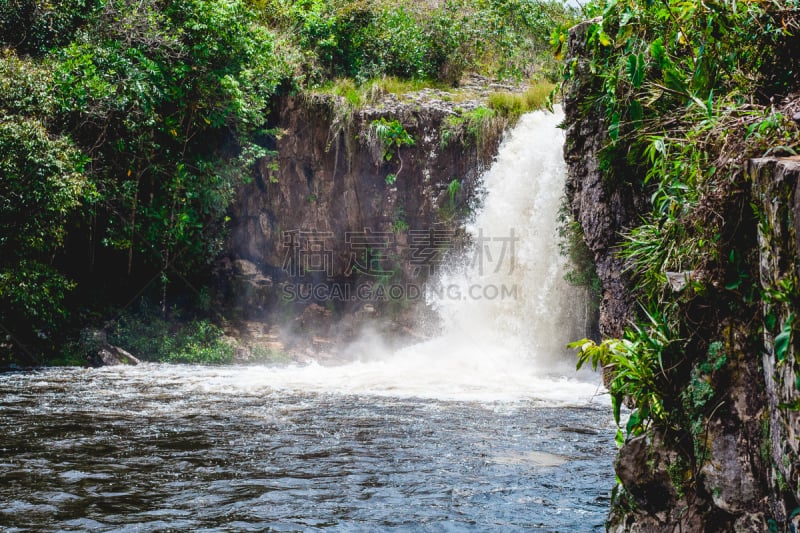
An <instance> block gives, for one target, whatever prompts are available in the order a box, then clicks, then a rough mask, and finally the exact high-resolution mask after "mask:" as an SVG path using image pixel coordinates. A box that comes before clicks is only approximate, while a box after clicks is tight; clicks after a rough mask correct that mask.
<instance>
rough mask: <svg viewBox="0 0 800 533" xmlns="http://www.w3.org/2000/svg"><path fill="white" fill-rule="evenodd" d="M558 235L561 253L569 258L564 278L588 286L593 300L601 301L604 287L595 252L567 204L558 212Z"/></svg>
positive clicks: (574, 283)
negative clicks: (598, 272)
mask: <svg viewBox="0 0 800 533" xmlns="http://www.w3.org/2000/svg"><path fill="white" fill-rule="evenodd" d="M558 237H559V242H558V249H559V253H560V254H561V256H562V257H565V258H567V259H568V260H569V264H568V265H567V273H566V274H565V275H564V279H565V280H566V281H567V282H569V283H570V284H572V285H576V286H578V287H586V288H587V289H589V291H590V295H589V296H590V298H591V300H592V301H593V302H599V299H600V296H601V294H602V290H603V287H602V283H601V281H600V277H599V276H598V275H597V268H596V267H595V264H594V254H592V251H591V250H590V249H589V247H588V246H587V245H586V241H585V239H584V234H583V228H582V227H581V225H580V223H578V221H577V220H575V219H573V218H572V216H571V215H570V214H569V212H568V211H567V206H566V205H564V206H562V207H561V209H560V211H559V214H558ZM595 305H597V304H595Z"/></svg>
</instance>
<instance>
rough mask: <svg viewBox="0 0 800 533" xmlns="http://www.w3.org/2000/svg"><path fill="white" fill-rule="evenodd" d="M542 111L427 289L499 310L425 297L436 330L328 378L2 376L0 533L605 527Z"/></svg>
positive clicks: (520, 132) (576, 299) (603, 478)
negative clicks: (459, 258) (572, 344)
mask: <svg viewBox="0 0 800 533" xmlns="http://www.w3.org/2000/svg"><path fill="white" fill-rule="evenodd" d="M559 120H560V116H559V115H558V114H556V115H551V114H547V113H543V112H538V113H533V114H531V115H527V116H525V117H523V118H522V120H521V121H520V124H519V126H518V127H517V128H516V129H515V130H514V132H513V133H512V134H511V135H510V136H509V137H508V139H507V140H506V141H505V142H504V144H503V145H502V148H501V152H500V155H499V157H498V159H497V162H496V164H495V165H494V166H493V168H492V169H491V171H490V172H489V173H488V174H487V175H486V177H485V186H486V188H487V190H488V191H489V193H488V195H487V197H486V199H485V202H484V206H483V207H482V209H481V210H480V211H479V213H478V214H477V216H476V218H475V220H474V221H473V223H472V225H471V227H470V231H471V232H472V235H473V241H475V242H476V244H481V245H482V244H486V245H487V246H488V248H485V249H482V250H481V251H482V252H483V253H484V254H485V257H484V259H485V264H483V265H482V266H483V270H481V265H480V264H479V262H476V261H473V260H472V259H473V258H470V257H469V256H470V254H467V256H466V257H465V258H464V264H462V265H453V268H451V269H450V271H449V272H447V273H446V274H445V275H444V276H443V277H442V278H441V283H442V285H443V286H453V287H456V288H460V290H462V291H469V290H470V287H472V286H479V287H481V289H480V291H485V290H492V289H486V287H501V286H503V285H507V286H517V293H516V298H506V299H502V298H499V297H498V298H487V297H482V298H439V299H437V300H436V301H435V305H436V306H437V308H438V310H439V313H440V315H441V317H442V319H443V321H444V331H443V332H442V334H441V336H439V337H438V338H436V339H433V340H430V341H427V342H423V343H420V344H417V345H414V346H410V347H408V348H405V349H403V350H400V351H398V352H392V351H390V350H386V349H382V348H381V346H380V342H379V341H380V340H379V339H368V338H366V339H365V342H364V343H362V345H361V346H360V347H353V350H354V351H358V352H359V354H358V355H360V358H359V359H358V360H356V361H354V362H350V363H347V364H343V365H339V366H322V365H317V364H311V365H305V366H288V367H283V368H281V367H258V366H238V367H237V366H228V367H198V366H190V365H156V364H143V365H139V366H136V367H106V368H100V369H81V368H52V369H45V370H43V371H38V372H20V373H8V374H0V501H2V502H3V505H2V506H0V530H3V531H5V530H6V529H5V528H8V530H9V531H323V530H324V531H346V532H352V531H364V532H367V531H532V530H541V531H602V530H603V522H604V519H605V514H606V512H607V509H608V504H609V502H608V495H609V493H610V490H611V487H612V486H613V483H614V473H613V470H612V468H611V461H612V457H613V454H614V446H613V444H612V443H613V441H614V433H615V426H614V424H613V421H612V417H611V412H610V409H609V408H608V407H607V405H606V403H605V402H603V401H593V399H594V398H595V397H596V394H597V392H598V389H599V387H600V385H599V378H598V376H597V375H594V374H591V373H589V374H584V375H581V376H576V375H575V373H574V371H573V370H572V368H574V367H573V365H572V359H571V357H570V356H567V355H565V354H564V349H563V346H564V343H566V342H567V341H568V340H570V339H571V338H574V337H576V336H577V335H579V334H581V332H582V328H583V320H584V317H583V316H582V315H581V310H582V309H583V305H582V304H581V300H582V295H581V293H580V291H577V290H575V289H574V288H572V287H569V286H568V285H566V284H565V283H564V282H563V280H562V263H561V259H560V258H559V257H558V253H557V244H556V238H555V218H556V210H557V208H558V202H559V198H560V195H561V192H562V187H563V180H564V164H563V161H562V160H561V143H562V142H563V135H562V132H561V131H560V130H559V129H557V128H556V125H557V123H558V122H559ZM512 230H513V231H514V236H515V237H518V238H519V240H518V241H517V242H516V243H515V246H516V247H515V250H514V254H513V263H512V262H511V259H510V258H511V257H512V254H510V253H508V252H510V250H507V253H506V256H505V257H506V259H504V260H503V261H501V262H500V263H501V264H500V268H499V269H495V266H496V265H495V264H494V263H495V262H496V261H499V257H500V256H501V253H502V246H503V243H504V242H506V243H508V240H506V241H504V240H502V239H503V238H507V237H510V236H511V231H512ZM481 232H482V233H481ZM482 236H483V237H488V238H489V241H486V242H484V241H481V237H482ZM494 238H500V240H493V239H494ZM489 255H491V257H492V258H493V259H492V261H489ZM512 266H513V268H511V267H512ZM495 270H497V271H495ZM466 294H468V292H467V293H466ZM479 294H481V295H484V296H485V295H486V294H491V293H486V292H479Z"/></svg>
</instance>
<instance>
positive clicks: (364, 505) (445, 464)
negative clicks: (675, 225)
mask: <svg viewBox="0 0 800 533" xmlns="http://www.w3.org/2000/svg"><path fill="white" fill-rule="evenodd" d="M269 372H270V369H268V368H260V367H246V368H243V367H236V368H233V367H230V368H209V367H191V366H180V367H178V366H160V365H146V366H140V367H130V368H123V369H118V368H106V369H97V370H91V369H88V370H87V369H52V370H46V371H42V372H34V373H20V374H7V375H3V376H0V502H2V508H0V526H4V527H5V528H7V529H4V530H5V531H56V530H62V531H87V530H92V531H204V530H206V531H266V530H273V531H296V530H303V531H315V530H322V529H325V530H330V531H515V530H516V531H523V530H543V531H570V532H571V531H600V530H602V524H603V521H604V517H605V513H606V511H607V507H608V496H609V492H610V489H611V487H612V485H613V480H614V474H613V472H612V469H611V461H612V455H613V451H614V446H613V444H612V443H613V438H614V428H613V422H612V420H611V414H610V412H609V410H608V408H607V407H605V405H606V402H604V401H600V400H597V401H591V400H588V399H587V400H586V401H581V402H573V403H571V404H564V403H554V402H553V401H552V400H547V401H541V400H536V399H534V398H533V397H532V398H529V399H524V400H523V399H519V400H516V401H513V402H508V401H504V402H490V401H464V400H461V401H456V400H436V399H421V398H414V397H392V396H386V395H382V396H369V395H349V394H341V393H334V392H300V391H297V390H285V389H277V388H275V389H273V388H271V387H269V386H267V385H265V386H264V387H263V388H261V387H257V386H254V385H253V384H252V381H249V380H247V379H240V378H246V377H247V376H248V375H252V374H254V373H269ZM242 382H247V383H248V385H247V386H246V387H244V388H243V387H241V386H237V383H242ZM556 383H557V382H554V384H556ZM573 386H574V384H573Z"/></svg>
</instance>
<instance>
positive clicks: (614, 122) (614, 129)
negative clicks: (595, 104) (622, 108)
mask: <svg viewBox="0 0 800 533" xmlns="http://www.w3.org/2000/svg"><path fill="white" fill-rule="evenodd" d="M608 136H609V137H610V138H611V140H612V141H616V140H617V139H619V113H614V114H613V115H611V124H609V125H608Z"/></svg>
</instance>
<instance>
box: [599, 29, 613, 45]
mask: <svg viewBox="0 0 800 533" xmlns="http://www.w3.org/2000/svg"><path fill="white" fill-rule="evenodd" d="M598 38H599V39H600V44H602V45H603V46H609V45H611V38H610V37H609V36H608V34H607V33H606V32H604V31H603V30H600V34H599V35H598Z"/></svg>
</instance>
